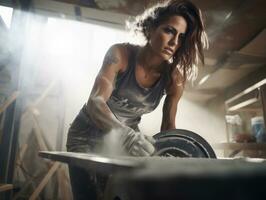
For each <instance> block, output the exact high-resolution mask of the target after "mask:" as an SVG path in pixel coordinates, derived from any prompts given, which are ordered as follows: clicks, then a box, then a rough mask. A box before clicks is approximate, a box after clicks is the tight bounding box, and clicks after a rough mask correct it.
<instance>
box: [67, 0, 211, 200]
mask: <svg viewBox="0 0 266 200" xmlns="http://www.w3.org/2000/svg"><path fill="white" fill-rule="evenodd" d="M135 30H136V31H139V32H141V33H142V34H143V35H144V36H145V38H146V41H147V43H146V45H144V46H135V45H132V44H115V45H113V46H112V47H111V48H110V49H109V50H108V52H107V53H106V56H105V58H104V62H103V65H102V68H101V70H100V72H99V74H98V76H97V77H96V80H95V83H94V86H93V89H92V91H91V94H90V97H89V100H88V102H87V104H86V105H84V107H83V108H82V109H81V111H80V113H79V115H78V116H77V117H76V119H75V120H74V122H73V123H72V125H71V127H70V129H69V133H68V141H67V148H68V151H75V152H93V151H95V150H96V147H97V146H99V145H101V144H102V143H103V141H104V139H103V138H104V136H106V135H107V136H108V135H112V134H113V133H115V134H114V135H115V139H114V141H117V143H115V144H116V145H113V148H115V147H116V146H120V147H121V148H120V150H121V149H122V150H124V152H126V153H127V154H129V155H133V156H149V155H151V154H152V153H153V152H154V147H153V141H152V139H151V138H149V137H147V136H145V135H144V134H143V133H140V132H139V129H138V124H139V122H140V119H141V116H142V115H143V114H145V113H149V112H151V111H153V110H154V109H155V108H156V107H157V105H158V104H159V102H160V100H161V98H162V97H163V95H164V94H166V98H165V101H164V106H163V119H162V124H161V131H164V130H169V129H174V128H175V116H176V111H177V104H178V102H179V99H180V97H181V96H182V93H183V90H184V85H185V82H186V80H187V77H189V76H191V74H193V72H194V69H193V66H194V64H196V62H197V58H198V57H199V58H200V60H201V61H202V62H203V63H204V57H203V48H204V46H205V44H207V38H206V35H205V32H204V25H203V22H202V17H201V13H200V10H199V9H198V8H197V7H196V6H195V5H193V4H192V3H191V2H189V1H182V2H179V1H177V0H172V1H169V2H167V3H164V4H158V5H156V6H154V7H152V8H151V9H149V10H146V11H145V13H144V14H143V15H142V16H139V17H137V18H136V23H135ZM114 130H115V131H114ZM109 141H110V140H109ZM117 144H120V145H117ZM105 145H108V143H106V144H105ZM111 148H112V147H111ZM119 152H120V153H121V151H119ZM81 171H82V170H80V169H78V170H77V169H76V168H73V167H70V177H71V182H72V189H73V193H74V196H75V197H76V198H80V199H82V197H77V194H82V193H84V191H85V190H86V189H87V190H86V191H87V192H88V185H89V186H90V187H91V188H93V189H91V191H90V194H88V193H86V192H85V193H84V196H86V195H91V194H94V192H95V188H94V186H93V184H92V182H93V180H95V177H94V179H93V180H89V179H88V178H87V177H85V176H84V172H81ZM84 177H85V178H84ZM90 177H92V176H90ZM82 178H83V179H84V180H82V181H81V179H82ZM86 180H87V183H85V182H86ZM83 181H84V183H81V182H83ZM88 182H89V183H88ZM77 185H78V186H77ZM81 185H83V186H84V185H87V186H86V187H87V188H86V189H84V190H82V189H81ZM87 198H88V197H87ZM84 199H86V198H84Z"/></svg>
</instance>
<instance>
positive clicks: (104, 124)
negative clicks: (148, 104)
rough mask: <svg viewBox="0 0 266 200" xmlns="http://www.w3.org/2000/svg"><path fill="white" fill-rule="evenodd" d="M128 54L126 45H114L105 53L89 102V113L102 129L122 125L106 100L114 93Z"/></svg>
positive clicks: (107, 129) (106, 129)
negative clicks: (118, 75)
mask: <svg viewBox="0 0 266 200" xmlns="http://www.w3.org/2000/svg"><path fill="white" fill-rule="evenodd" d="M127 62H128V55H127V50H126V48H125V46H123V45H121V44H117V45H114V46H112V47H111V48H110V49H109V50H108V52H107V53H106V55H105V58H104V61H103V64H102V68H101V70H100V72H99V73H98V75H97V77H96V80H95V83H94V86H93V88H92V91H91V94H90V97H89V99H88V102H87V107H86V108H87V114H88V115H89V116H90V118H91V119H92V120H93V122H94V123H95V124H96V125H97V127H99V128H100V129H102V130H105V131H109V130H111V129H112V128H117V127H120V126H121V123H120V122H119V121H118V120H117V119H116V117H115V116H114V115H113V113H112V112H111V110H110V109H109V107H108V106H107V104H106V101H107V100H108V99H109V97H110V96H111V94H112V91H113V88H114V84H115V79H116V76H117V73H119V72H120V71H124V70H125V69H124V68H125V66H127Z"/></svg>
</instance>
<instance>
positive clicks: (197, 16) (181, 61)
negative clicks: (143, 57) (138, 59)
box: [133, 0, 208, 81]
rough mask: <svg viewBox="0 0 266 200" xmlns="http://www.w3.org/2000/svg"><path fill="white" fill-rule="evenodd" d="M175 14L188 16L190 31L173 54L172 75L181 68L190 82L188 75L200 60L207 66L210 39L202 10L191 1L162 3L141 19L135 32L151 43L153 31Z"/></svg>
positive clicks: (136, 22) (139, 18)
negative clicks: (205, 57) (205, 61)
mask: <svg viewBox="0 0 266 200" xmlns="http://www.w3.org/2000/svg"><path fill="white" fill-rule="evenodd" d="M174 15H175V16H176V15H178V16H182V17H184V19H185V20H186V22H187V30H186V33H185V37H184V38H183V39H182V41H181V46H180V47H179V48H178V49H177V51H176V52H175V54H174V55H173V62H172V64H171V67H170V72H169V73H171V72H172V71H173V70H174V69H175V68H176V67H178V68H179V70H180V71H182V72H183V77H184V81H186V80H187V78H188V76H191V75H192V74H193V73H194V66H195V64H197V63H198V58H199V59H200V60H201V62H202V63H203V64H204V55H203V49H204V48H205V47H208V39H207V35H206V33H205V31H204V30H205V27H204V23H203V20H202V15H201V11H200V9H199V8H197V7H196V6H195V5H194V4H193V3H191V2H190V1H178V0H171V1H167V2H165V3H159V4H156V5H155V6H153V7H151V8H149V9H146V10H145V12H144V13H143V14H142V15H140V16H137V17H136V20H135V22H134V26H133V29H134V31H135V32H140V33H142V34H143V35H144V37H145V39H146V41H147V42H148V41H149V39H150V32H151V30H153V29H156V28H157V27H158V26H159V25H160V24H161V23H163V22H164V21H166V20H167V19H168V18H169V17H171V16H174Z"/></svg>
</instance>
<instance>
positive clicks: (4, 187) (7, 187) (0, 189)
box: [0, 184, 13, 192]
mask: <svg viewBox="0 0 266 200" xmlns="http://www.w3.org/2000/svg"><path fill="white" fill-rule="evenodd" d="M12 189H13V185H12V184H0V192H4V191H7V190H12Z"/></svg>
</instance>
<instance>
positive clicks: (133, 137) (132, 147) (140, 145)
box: [120, 126, 155, 156]
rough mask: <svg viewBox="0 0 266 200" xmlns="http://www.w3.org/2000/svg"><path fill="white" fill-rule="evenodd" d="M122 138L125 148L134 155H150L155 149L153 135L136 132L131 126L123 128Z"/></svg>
mask: <svg viewBox="0 0 266 200" xmlns="http://www.w3.org/2000/svg"><path fill="white" fill-rule="evenodd" d="M120 139H121V143H122V147H123V148H124V150H125V151H127V152H128V153H129V154H130V155H132V156H150V155H152V154H153V153H154V151H155V148H154V146H153V145H154V143H155V140H154V139H153V138H152V137H150V136H146V135H144V134H142V133H141V132H135V131H134V130H133V129H131V128H129V127H126V126H125V127H123V128H122V129H121V138H120Z"/></svg>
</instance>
